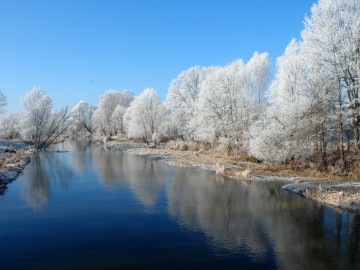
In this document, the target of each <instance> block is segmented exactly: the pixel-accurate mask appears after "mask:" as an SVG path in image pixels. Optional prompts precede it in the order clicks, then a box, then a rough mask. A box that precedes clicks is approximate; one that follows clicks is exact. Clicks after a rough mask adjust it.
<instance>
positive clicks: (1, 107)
mask: <svg viewBox="0 0 360 270" xmlns="http://www.w3.org/2000/svg"><path fill="white" fill-rule="evenodd" d="M6 105H7V97H6V96H5V94H4V93H3V92H2V91H1V90H0V113H4V112H5V106H6Z"/></svg>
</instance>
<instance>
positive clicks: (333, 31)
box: [302, 0, 360, 161]
mask: <svg viewBox="0 0 360 270" xmlns="http://www.w3.org/2000/svg"><path fill="white" fill-rule="evenodd" d="M359 29H360V1H358V0H336V1H334V0H319V2H318V3H316V4H314V6H313V7H312V9H311V16H310V17H307V18H306V20H305V29H304V31H303V32H302V38H303V40H304V43H307V44H308V45H307V48H308V51H307V55H308V57H307V59H308V60H309V61H317V63H318V64H319V68H320V69H322V70H324V72H327V73H328V74H329V78H330V80H332V79H334V78H335V79H336V80H337V81H338V86H337V88H338V100H337V103H338V104H337V107H338V111H337V115H338V139H339V149H340V155H341V159H342V161H344V154H343V150H342V149H343V146H342V144H343V142H342V141H343V115H342V114H343V112H344V111H345V110H346V113H347V116H348V117H349V118H350V122H351V124H352V128H353V134H352V135H353V138H354V146H355V149H357V150H358V151H360V131H359V129H360V101H359V76H360V30H359ZM343 92H344V93H345V94H346V95H345V97H344V96H343Z"/></svg>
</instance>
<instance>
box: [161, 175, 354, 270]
mask: <svg viewBox="0 0 360 270" xmlns="http://www.w3.org/2000/svg"><path fill="white" fill-rule="evenodd" d="M167 196H168V200H169V203H168V211H169V214H170V215H172V216H175V217H176V218H177V219H178V220H179V222H180V223H181V224H183V225H185V226H187V227H189V228H192V229H195V230H196V229H198V230H201V231H203V232H205V233H206V234H207V235H208V236H209V238H210V239H211V241H212V244H213V246H214V247H215V248H219V247H221V248H225V249H227V250H229V251H231V252H235V253H236V252H239V253H242V252H244V250H247V253H250V254H252V256H254V257H255V258H257V259H264V260H265V259H266V257H267V256H269V250H272V252H276V254H275V255H276V259H277V265H278V267H280V268H284V269H307V268H308V269H340V268H342V269H345V268H350V269H353V268H357V267H359V266H360V264H359V254H360V249H359V237H360V235H359V230H360V226H359V225H360V224H359V216H358V215H353V214H349V213H346V212H344V213H342V212H341V211H340V212H335V211H333V210H332V209H329V208H327V207H323V206H319V205H317V204H316V203H314V202H311V201H304V199H303V198H300V197H298V196H294V195H292V194H289V193H288V192H286V191H283V190H281V189H280V185H279V184H278V183H253V184H252V185H250V186H247V185H244V183H243V182H240V183H238V182H235V181H227V182H222V181H215V180H213V179H211V175H209V173H206V172H198V173H196V174H195V173H194V172H192V171H191V170H177V172H176V173H175V175H174V180H173V182H172V183H171V184H170V185H169V186H168V187H167ZM344 217H346V218H347V222H344V221H342V220H341V219H342V218H344ZM340 224H341V227H340ZM344 247H347V248H344ZM334 254H336V256H334Z"/></svg>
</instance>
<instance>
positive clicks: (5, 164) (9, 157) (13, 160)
mask: <svg viewBox="0 0 360 270" xmlns="http://www.w3.org/2000/svg"><path fill="white" fill-rule="evenodd" d="M32 151H34V150H33V148H31V147H26V148H23V149H18V150H16V151H13V152H9V153H5V154H3V155H1V156H0V169H2V168H8V169H9V168H14V169H16V168H22V167H24V166H25V164H26V163H25V161H24V158H27V157H30V155H31V153H32Z"/></svg>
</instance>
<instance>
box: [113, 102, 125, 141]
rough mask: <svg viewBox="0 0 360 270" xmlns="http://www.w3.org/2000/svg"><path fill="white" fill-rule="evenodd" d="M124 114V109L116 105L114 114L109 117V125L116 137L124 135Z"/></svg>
mask: <svg viewBox="0 0 360 270" xmlns="http://www.w3.org/2000/svg"><path fill="white" fill-rule="evenodd" d="M125 112H126V107H124V106H122V105H117V106H116V108H115V110H114V112H113V113H112V115H111V125H112V127H113V129H114V132H115V134H116V135H118V134H125V128H124V115H125Z"/></svg>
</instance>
